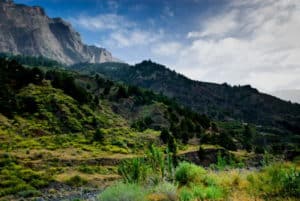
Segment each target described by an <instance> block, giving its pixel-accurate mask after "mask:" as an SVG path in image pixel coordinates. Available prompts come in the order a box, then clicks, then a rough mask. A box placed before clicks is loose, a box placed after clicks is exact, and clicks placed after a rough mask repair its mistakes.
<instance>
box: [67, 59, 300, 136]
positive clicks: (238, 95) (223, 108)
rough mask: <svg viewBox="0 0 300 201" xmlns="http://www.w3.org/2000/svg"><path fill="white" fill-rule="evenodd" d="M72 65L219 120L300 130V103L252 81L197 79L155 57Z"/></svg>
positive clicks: (292, 130) (295, 131)
mask: <svg viewBox="0 0 300 201" xmlns="http://www.w3.org/2000/svg"><path fill="white" fill-rule="evenodd" d="M72 68H73V69H76V70H78V71H79V72H83V73H88V74H95V73H100V74H103V75H104V76H106V77H108V78H111V79H113V80H117V81H122V82H124V83H127V84H131V85H136V86H139V87H143V88H147V89H151V90H153V91H155V92H157V93H162V94H164V95H166V96H168V97H169V98H173V99H175V100H176V101H177V102H179V103H181V104H182V105H184V106H186V107H189V108H191V109H193V110H194V111H196V112H198V113H203V114H207V115H208V116H209V117H211V118H213V119H216V120H227V121H228V120H235V121H242V122H246V123H253V124H256V125H263V126H264V127H272V128H276V129H277V131H278V132H282V131H283V132H286V131H287V132H292V133H296V134H299V133H300V125H299V122H300V105H299V104H292V103H290V102H287V101H283V100H280V99H278V98H276V97H274V96H271V95H267V94H263V93H260V92H259V91H258V90H257V89H254V88H252V87H251V86H250V85H246V86H230V85H228V84H226V83H224V84H214V83H207V82H200V81H193V80H190V79H188V78H187V77H185V76H183V75H181V74H178V73H176V72H175V71H171V70H170V69H168V68H166V67H165V66H163V65H160V64H156V63H154V62H151V61H143V62H141V63H139V64H136V65H134V66H129V65H126V64H116V63H103V64H87V63H85V64H77V65H74V66H72Z"/></svg>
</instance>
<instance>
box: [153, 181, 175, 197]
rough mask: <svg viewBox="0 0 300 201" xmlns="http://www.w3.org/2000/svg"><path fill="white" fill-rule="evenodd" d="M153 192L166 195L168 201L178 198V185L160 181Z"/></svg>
mask: <svg viewBox="0 0 300 201" xmlns="http://www.w3.org/2000/svg"><path fill="white" fill-rule="evenodd" d="M152 192H153V193H158V194H163V195H165V197H166V198H168V201H176V200H177V186H175V185H174V184H171V183H169V182H162V183H159V184H158V185H156V186H155V187H154V188H153V189H152Z"/></svg>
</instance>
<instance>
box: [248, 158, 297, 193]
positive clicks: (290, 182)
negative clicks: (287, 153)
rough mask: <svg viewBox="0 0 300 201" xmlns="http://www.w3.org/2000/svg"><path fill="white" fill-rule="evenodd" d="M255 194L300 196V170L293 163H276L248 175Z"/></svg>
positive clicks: (250, 186) (250, 187)
mask: <svg viewBox="0 0 300 201" xmlns="http://www.w3.org/2000/svg"><path fill="white" fill-rule="evenodd" d="M247 180H248V181H249V183H250V185H249V187H248V190H249V192H250V193H251V194H253V195H254V196H281V197H293V196H294V197H299V196H300V193H299V192H300V171H299V170H297V169H296V167H294V166H292V165H283V164H274V165H270V166H267V167H265V168H264V169H263V170H262V171H261V172H259V173H257V174H251V175H249V176H248V177H247Z"/></svg>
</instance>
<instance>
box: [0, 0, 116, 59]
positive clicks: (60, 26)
mask: <svg viewBox="0 0 300 201" xmlns="http://www.w3.org/2000/svg"><path fill="white" fill-rule="evenodd" d="M0 52H5V53H12V54H15V55H16V54H21V55H28V56H44V57H47V58H50V59H54V60H56V61H59V62H60V63H64V64H74V63H79V62H90V63H102V62H108V61H115V59H114V58H113V56H112V55H111V53H110V52H108V51H107V50H105V49H104V48H98V47H95V46H88V45H85V44H83V43H82V41H81V38H80V35H79V33H77V32H76V31H75V30H74V29H73V28H72V27H71V25H70V24H69V23H67V22H65V21H64V20H62V19H61V18H49V17H48V16H47V15H46V14H45V11H44V9H43V8H41V7H38V6H33V7H30V6H26V5H23V4H15V3H14V2H13V1H12V0H0Z"/></svg>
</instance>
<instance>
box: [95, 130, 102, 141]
mask: <svg viewBox="0 0 300 201" xmlns="http://www.w3.org/2000/svg"><path fill="white" fill-rule="evenodd" d="M93 140H94V141H97V142H103V140H104V132H103V131H102V130H101V129H97V130H96V132H95V133H94V137H93Z"/></svg>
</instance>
